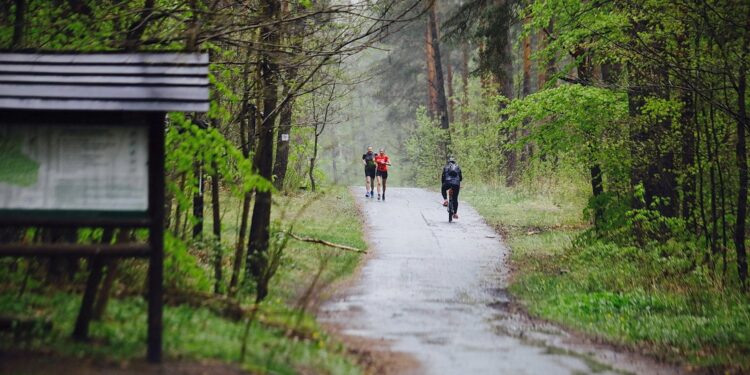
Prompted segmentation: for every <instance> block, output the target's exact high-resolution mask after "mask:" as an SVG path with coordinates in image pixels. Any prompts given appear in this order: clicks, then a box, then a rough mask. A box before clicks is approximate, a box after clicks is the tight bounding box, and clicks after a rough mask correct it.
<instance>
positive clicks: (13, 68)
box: [0, 64, 208, 76]
mask: <svg viewBox="0 0 750 375" xmlns="http://www.w3.org/2000/svg"><path fill="white" fill-rule="evenodd" d="M0 72H8V73H11V72H12V73H56V74H87V75H97V74H115V75H176V76H181V75H206V74H208V65H206V66H173V65H170V66H155V65H153V66H152V65H83V64H81V65H34V64H0Z"/></svg>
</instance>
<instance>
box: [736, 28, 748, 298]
mask: <svg viewBox="0 0 750 375" xmlns="http://www.w3.org/2000/svg"><path fill="white" fill-rule="evenodd" d="M748 39H750V20H748V21H747V24H746V35H745V48H744V51H743V52H744V53H743V55H742V57H743V61H744V59H745V58H746V57H747V55H748V42H749V41H748ZM746 90H747V71H746V66H745V65H744V64H743V65H742V66H741V67H740V70H739V82H738V86H737V106H738V116H737V117H738V118H737V126H736V128H737V145H736V147H735V158H736V160H737V171H738V172H739V173H738V174H739V182H738V185H739V188H738V189H737V221H736V223H735V226H734V247H735V249H736V250H737V273H738V275H739V277H740V282H741V283H742V286H743V287H745V286H746V285H747V284H746V283H747V252H746V250H745V231H746V230H747V228H746V227H745V223H746V220H747V144H746V141H747V139H746V135H745V129H747V127H748V125H750V123H748V118H747V103H746V100H747V93H746Z"/></svg>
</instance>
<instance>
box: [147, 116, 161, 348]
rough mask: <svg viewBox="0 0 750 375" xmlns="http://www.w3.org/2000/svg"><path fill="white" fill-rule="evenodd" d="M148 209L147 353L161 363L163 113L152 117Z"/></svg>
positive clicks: (150, 124) (150, 125)
mask: <svg viewBox="0 0 750 375" xmlns="http://www.w3.org/2000/svg"><path fill="white" fill-rule="evenodd" d="M148 126H149V138H148V142H149V147H148V149H149V151H148V169H149V184H148V186H149V188H148V210H149V214H150V216H151V217H150V219H151V225H150V228H149V242H150V244H151V262H150V263H149V268H148V353H147V358H148V361H149V362H152V363H159V362H161V357H162V355H161V354H162V353H161V349H162V330H163V329H162V316H163V308H164V301H163V294H164V289H163V288H164V285H163V279H164V114H163V113H157V114H154V115H153V116H152V117H150V118H149V124H148Z"/></svg>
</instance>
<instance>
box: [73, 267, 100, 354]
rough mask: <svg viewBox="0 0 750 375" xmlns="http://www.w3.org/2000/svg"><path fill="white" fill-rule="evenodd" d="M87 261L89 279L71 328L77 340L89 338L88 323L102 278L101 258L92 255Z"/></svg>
mask: <svg viewBox="0 0 750 375" xmlns="http://www.w3.org/2000/svg"><path fill="white" fill-rule="evenodd" d="M89 262H91V263H90V267H91V271H90V273H89V280H88V282H86V291H84V293H83V300H82V301H81V310H80V311H79V312H78V318H77V319H76V325H75V328H74V329H73V339H75V340H77V341H84V340H87V339H88V338H89V323H90V322H91V315H92V313H93V311H94V299H95V298H96V291H97V290H98V289H99V282H100V281H101V279H102V268H103V264H102V258H101V257H99V256H93V257H91V258H89Z"/></svg>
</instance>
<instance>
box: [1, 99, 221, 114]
mask: <svg viewBox="0 0 750 375" xmlns="http://www.w3.org/2000/svg"><path fill="white" fill-rule="evenodd" d="M208 108H209V105H208V100H207V99H206V100H201V101H175V100H165V101H155V100H151V101H142V100H128V101H124V100H119V101H118V100H115V99H110V100H94V99H35V98H1V97H0V109H21V110H65V111H72V110H75V111H141V112H169V111H179V112H208Z"/></svg>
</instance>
